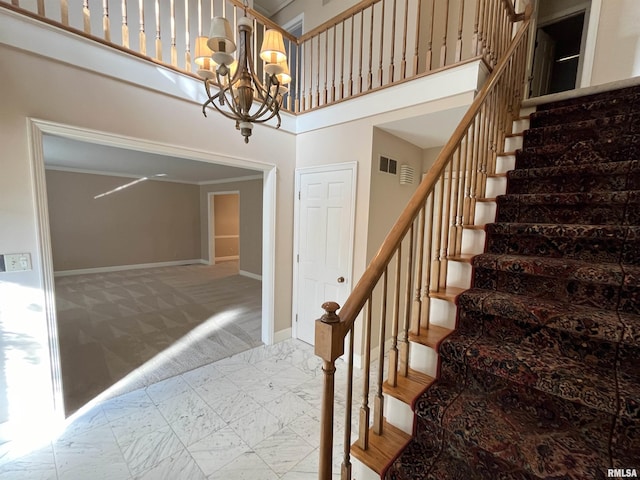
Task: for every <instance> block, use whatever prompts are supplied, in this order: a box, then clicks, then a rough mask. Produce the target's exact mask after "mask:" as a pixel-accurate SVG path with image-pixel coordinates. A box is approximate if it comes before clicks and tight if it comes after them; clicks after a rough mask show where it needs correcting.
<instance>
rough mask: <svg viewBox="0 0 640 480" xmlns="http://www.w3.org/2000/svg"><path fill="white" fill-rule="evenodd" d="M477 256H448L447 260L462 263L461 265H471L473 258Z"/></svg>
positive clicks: (473, 254) (467, 254)
mask: <svg viewBox="0 0 640 480" xmlns="http://www.w3.org/2000/svg"><path fill="white" fill-rule="evenodd" d="M476 255H478V254H477V253H461V254H459V255H449V256H448V257H447V260H450V261H452V262H463V263H471V261H472V260H473V257H475V256H476Z"/></svg>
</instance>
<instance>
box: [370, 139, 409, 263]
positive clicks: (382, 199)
mask: <svg viewBox="0 0 640 480" xmlns="http://www.w3.org/2000/svg"><path fill="white" fill-rule="evenodd" d="M380 155H384V156H386V157H390V158H393V159H394V160H397V161H398V173H397V175H390V174H388V173H384V172H381V171H380V169H379V168H378V158H379V156H380ZM403 164H406V165H409V166H410V167H412V168H413V169H414V182H413V184H412V185H400V179H399V177H400V166H401V165H403ZM421 171H422V149H420V148H419V147H416V146H415V145H413V144H411V143H409V142H407V141H405V140H402V139H401V138H398V137H396V136H394V135H392V134H390V133H388V132H385V131H384V130H381V129H379V128H374V130H373V148H372V161H371V190H370V192H369V234H368V237H367V261H370V260H371V259H372V258H373V256H374V255H375V253H376V252H377V251H378V249H379V248H380V245H382V242H383V241H384V238H385V237H386V236H387V234H388V233H389V230H391V227H392V226H393V224H394V223H395V221H396V219H397V218H398V216H399V215H400V212H402V210H403V209H404V207H405V206H406V204H407V202H408V201H409V199H410V198H411V195H413V192H414V191H415V189H416V187H417V186H418V183H419V182H420V177H421Z"/></svg>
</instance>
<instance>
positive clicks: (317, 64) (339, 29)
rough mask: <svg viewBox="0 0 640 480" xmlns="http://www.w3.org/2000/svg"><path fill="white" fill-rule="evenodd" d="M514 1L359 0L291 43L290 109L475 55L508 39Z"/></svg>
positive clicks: (493, 52)
mask: <svg viewBox="0 0 640 480" xmlns="http://www.w3.org/2000/svg"><path fill="white" fill-rule="evenodd" d="M519 20H521V16H519V15H518V14H516V12H515V10H514V6H513V0H472V1H469V0H363V1H361V2H359V3H358V4H356V5H354V6H353V7H352V8H350V9H348V10H346V11H345V12H343V13H341V14H340V15H338V16H336V17H334V18H332V19H330V20H328V21H327V22H325V23H323V24H322V25H320V26H318V27H316V28H314V29H313V30H311V31H309V32H307V33H305V34H304V35H302V36H301V37H300V38H299V39H298V47H299V51H301V52H303V56H302V57H301V58H300V59H299V60H300V61H299V63H298V64H299V65H300V66H299V68H300V72H299V73H300V75H301V77H300V82H299V88H298V90H297V96H296V99H295V102H296V109H295V110H296V111H297V112H298V111H299V112H304V111H308V110H310V109H314V108H317V107H321V106H324V105H330V104H332V103H334V102H336V101H340V100H342V99H345V98H349V97H353V96H356V95H360V94H363V93H367V92H370V91H373V90H376V89H379V88H381V87H385V86H388V85H393V84H395V83H398V82H402V81H404V80H406V79H408V78H414V77H416V76H420V75H424V74H429V73H432V72H434V71H437V70H440V69H442V68H447V67H451V66H453V65H456V64H458V63H460V62H463V61H465V60H469V59H472V58H477V57H482V58H484V59H485V61H486V63H487V64H488V65H489V66H490V67H493V66H495V64H496V59H498V58H500V57H501V56H502V55H503V53H504V51H505V50H506V48H507V46H508V45H509V41H510V39H511V36H512V27H513V24H514V22H517V21H519Z"/></svg>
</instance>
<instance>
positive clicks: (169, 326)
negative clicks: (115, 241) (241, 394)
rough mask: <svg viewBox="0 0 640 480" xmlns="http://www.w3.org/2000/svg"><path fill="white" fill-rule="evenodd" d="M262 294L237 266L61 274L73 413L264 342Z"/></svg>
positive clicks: (67, 387)
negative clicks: (93, 402)
mask: <svg viewBox="0 0 640 480" xmlns="http://www.w3.org/2000/svg"><path fill="white" fill-rule="evenodd" d="M261 297H262V296H261V282H260V281H257V280H253V279H250V278H247V277H244V276H240V275H239V274H238V263H237V262H225V263H220V264H218V265H214V266H206V265H185V266H177V267H159V268H150V269H140V270H126V271H119V272H111V273H101V274H90V275H74V276H68V277H58V278H57V279H56V308H57V318H58V334H59V341H60V357H61V362H62V377H63V390H64V399H65V409H66V411H67V414H70V413H72V412H74V411H75V410H77V409H78V408H79V407H81V406H82V405H83V404H85V403H86V402H87V401H89V400H91V399H92V398H94V397H95V396H97V395H98V394H100V393H102V392H104V391H105V390H107V389H108V388H109V387H112V386H113V385H114V384H116V383H117V385H116V386H115V387H112V388H111V389H110V390H109V394H110V395H116V394H121V393H124V392H127V391H131V390H134V389H136V388H140V387H142V386H146V385H150V384H152V383H155V382H157V381H159V380H162V379H165V378H169V377H172V376H175V375H178V374H180V373H183V372H186V371H189V370H192V369H194V368H197V367H199V366H202V365H205V364H208V363H211V362H214V361H216V360H219V359H221V358H225V357H228V356H231V355H233V354H235V353H238V352H242V351H244V350H248V349H250V348H253V347H256V346H258V345H261V344H262V342H261V321H262V315H261V305H262V301H261ZM125 377H126V379H125V380H123V379H124V378H125ZM118 382H119V383H118Z"/></svg>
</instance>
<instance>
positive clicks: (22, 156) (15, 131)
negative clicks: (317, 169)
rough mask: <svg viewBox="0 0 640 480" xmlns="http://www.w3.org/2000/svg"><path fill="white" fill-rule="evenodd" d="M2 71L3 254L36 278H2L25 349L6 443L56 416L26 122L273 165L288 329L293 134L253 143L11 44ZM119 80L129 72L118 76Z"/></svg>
mask: <svg viewBox="0 0 640 480" xmlns="http://www.w3.org/2000/svg"><path fill="white" fill-rule="evenodd" d="M4 26H5V25H3V28H4ZM76 41H77V40H76ZM60 48H63V47H60ZM102 50H104V47H97V48H96V51H97V52H98V53H99V54H100V55H102V53H101V52H102ZM98 53H96V54H98ZM123 57H124V56H123ZM126 62H127V64H128V65H129V66H130V67H131V68H134V67H135V68H139V69H146V70H145V71H146V72H147V75H146V76H147V78H149V79H150V81H155V82H156V83H157V82H166V85H167V88H170V86H171V85H179V86H180V87H181V88H182V89H183V91H184V92H199V91H200V89H201V88H202V86H201V84H200V82H197V81H196V80H194V79H191V78H188V77H186V76H177V79H176V80H172V79H171V78H170V77H171V75H172V74H171V73H169V72H168V71H164V70H163V69H161V68H159V67H157V66H155V65H153V64H150V63H145V62H142V61H140V60H135V59H131V58H127V59H126ZM129 66H128V67H127V68H129ZM0 71H2V72H3V76H2V88H1V89H0V105H2V107H1V109H2V114H0V144H1V145H2V158H1V159H0V163H1V165H2V174H1V175H0V192H1V193H0V222H1V224H2V229H0V252H2V253H19V252H28V253H30V254H31V256H32V265H33V268H32V270H30V271H26V272H16V273H0V317H1V318H2V322H1V324H0V335H1V336H3V337H6V336H7V335H9V336H14V337H15V338H21V339H23V343H22V344H21V345H23V346H20V347H18V348H17V350H15V351H13V352H12V353H11V354H10V355H9V352H6V351H5V352H3V357H4V365H3V368H2V369H1V373H0V376H1V377H4V378H2V379H0V402H1V403H2V404H3V405H4V406H5V410H4V413H3V414H2V417H1V418H0V436H2V440H1V441H4V440H5V438H7V437H4V436H3V433H2V432H4V431H6V429H7V428H9V427H5V426H3V425H2V424H1V422H6V421H9V422H12V423H11V424H9V425H13V426H16V425H22V426H23V427H24V428H31V427H26V426H25V425H26V424H34V427H33V428H35V425H37V426H38V427H37V429H35V430H34V431H44V429H43V428H41V425H44V423H45V422H46V421H48V420H50V419H51V415H52V411H53V408H54V396H53V394H52V391H53V385H52V368H51V361H52V358H55V357H52V352H54V351H55V350H54V349H55V337H54V336H52V332H51V328H52V327H50V326H49V325H47V318H48V317H47V313H46V303H45V291H44V282H45V277H44V275H43V258H42V257H41V255H40V251H41V250H40V248H41V245H42V234H41V232H40V231H39V230H38V228H39V227H38V225H39V224H38V221H37V217H36V191H35V183H34V178H33V170H32V160H31V158H32V154H31V152H30V150H31V146H30V143H29V130H28V122H27V118H29V117H33V118H38V119H41V120H44V121H52V122H56V123H60V124H64V125H70V126H78V127H82V128H86V129H89V130H95V131H98V132H106V133H108V134H110V135H113V139H117V138H118V137H120V136H122V137H126V138H132V139H141V140H144V141H145V142H150V143H158V144H161V145H171V146H172V147H173V148H179V149H181V150H182V149H184V150H188V151H191V152H203V153H202V155H213V154H216V155H219V156H222V157H223V158H224V159H225V160H226V161H227V162H233V161H234V159H236V158H238V157H241V158H243V159H246V160H247V161H251V162H254V163H253V165H263V166H264V168H265V169H270V168H273V167H272V165H275V166H276V167H277V168H278V177H277V179H276V180H277V184H276V186H277V189H276V192H275V194H274V198H273V200H274V202H275V205H276V210H277V214H276V216H275V220H274V222H275V225H274V228H275V231H276V236H275V239H274V242H273V245H274V249H275V264H276V265H277V266H278V268H277V269H276V270H275V272H274V273H273V275H274V281H275V283H274V284H273V285H272V287H273V291H274V292H275V294H274V302H275V304H274V314H273V317H274V321H275V325H274V331H275V332H276V333H277V332H279V331H283V330H284V331H286V329H288V328H290V326H291V275H292V273H291V272H292V258H291V251H292V238H291V230H292V219H293V206H292V200H291V199H292V198H293V172H294V168H295V137H294V136H293V135H291V134H289V133H287V132H285V131H283V130H275V129H273V128H268V127H263V126H256V128H255V129H254V132H253V133H254V134H253V136H252V137H251V142H250V143H249V144H248V145H246V144H244V142H243V139H242V137H241V136H240V135H238V133H237V132H236V130H235V129H234V125H233V122H231V121H229V120H227V119H225V118H223V117H222V116H221V115H214V114H211V115H209V117H208V118H206V119H205V118H203V116H202V112H201V108H200V104H199V101H192V100H186V98H188V97H187V96H185V97H184V98H177V97H176V96H169V95H166V94H163V93H158V92H157V91H154V90H151V89H148V88H142V87H136V86H134V85H133V84H132V83H130V82H123V81H121V80H119V79H117V78H112V77H109V76H107V75H104V74H95V73H91V72H89V71H86V70H82V69H79V68H75V67H72V66H69V65H68V64H63V63H59V62H56V61H54V60H50V59H46V58H42V57H39V56H37V55H33V54H29V53H24V52H21V51H19V50H17V49H15V48H11V47H7V46H5V45H0ZM42 72H47V88H43V86H42V75H41V74H42ZM113 72H114V74H116V73H118V74H119V73H122V71H121V70H119V69H114V70H113ZM185 95H186V94H185ZM221 140H224V141H221ZM241 234H242V232H241ZM258 252H259V250H258ZM260 253H261V252H259V253H257V255H260ZM245 257H246V258H247V260H249V258H250V257H249V256H245ZM257 264H258V265H259V264H260V262H259V261H258V262H257ZM247 270H248V268H247ZM269 281H271V280H270V278H269ZM16 428H17V427H16ZM21 428H22V427H21ZM24 428H23V430H24ZM29 431H30V430H29Z"/></svg>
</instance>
